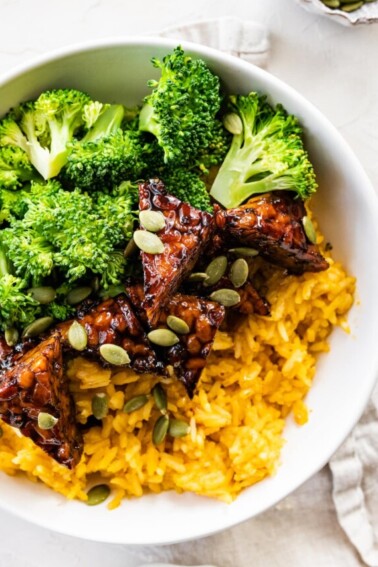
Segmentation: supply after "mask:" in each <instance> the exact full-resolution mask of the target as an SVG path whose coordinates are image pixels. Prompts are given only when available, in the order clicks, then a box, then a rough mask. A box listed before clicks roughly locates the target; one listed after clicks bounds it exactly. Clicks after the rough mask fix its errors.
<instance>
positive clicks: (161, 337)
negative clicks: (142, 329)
mask: <svg viewBox="0 0 378 567" xmlns="http://www.w3.org/2000/svg"><path fill="white" fill-rule="evenodd" d="M147 338H148V340H149V341H151V342H152V343H154V344H155V345H158V346H161V347H171V346H174V345H177V343H178V342H180V339H179V338H178V336H177V335H175V333H174V332H173V331H170V330H169V329H155V330H154V331H150V332H149V333H148V335H147Z"/></svg>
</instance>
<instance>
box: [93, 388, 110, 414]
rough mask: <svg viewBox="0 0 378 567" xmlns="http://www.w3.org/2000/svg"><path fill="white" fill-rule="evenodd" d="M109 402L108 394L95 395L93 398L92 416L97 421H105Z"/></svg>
mask: <svg viewBox="0 0 378 567" xmlns="http://www.w3.org/2000/svg"><path fill="white" fill-rule="evenodd" d="M108 410H109V400H108V396H107V395H106V394H102V393H100V394H95V395H94V396H93V398H92V414H93V415H94V417H95V418H96V419H103V418H104V417H106V416H107V415H108Z"/></svg>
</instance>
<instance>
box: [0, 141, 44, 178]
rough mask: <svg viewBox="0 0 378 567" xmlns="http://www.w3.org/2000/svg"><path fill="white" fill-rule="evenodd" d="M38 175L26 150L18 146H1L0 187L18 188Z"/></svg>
mask: <svg viewBox="0 0 378 567" xmlns="http://www.w3.org/2000/svg"><path fill="white" fill-rule="evenodd" d="M38 177H39V176H38V173H37V171H36V170H35V169H34V167H33V166H32V164H31V163H30V161H29V158H28V155H27V154H26V152H24V150H22V149H21V148H19V147H16V146H5V147H0V189H2V188H5V189H18V188H19V187H21V186H22V184H23V183H25V182H26V181H31V180H32V179H35V180H36V179H38Z"/></svg>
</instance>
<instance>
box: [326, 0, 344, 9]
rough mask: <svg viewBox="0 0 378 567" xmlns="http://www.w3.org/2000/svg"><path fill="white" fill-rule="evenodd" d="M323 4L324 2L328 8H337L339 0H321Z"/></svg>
mask: <svg viewBox="0 0 378 567" xmlns="http://www.w3.org/2000/svg"><path fill="white" fill-rule="evenodd" d="M323 4H325V5H326V6H327V7H328V8H339V7H340V2H339V0H323Z"/></svg>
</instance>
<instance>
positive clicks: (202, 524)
mask: <svg viewBox="0 0 378 567" xmlns="http://www.w3.org/2000/svg"><path fill="white" fill-rule="evenodd" d="M175 43H176V42H174V41H172V40H167V39H164V40H163V39H151V38H148V39H146V38H131V39H112V40H108V41H96V42H95V43H92V44H87V45H84V46H79V47H73V48H69V49H65V50H63V51H60V52H58V53H54V54H53V55H49V56H48V57H44V58H43V59H39V60H38V61H37V62H35V63H33V64H29V65H27V66H25V67H23V68H22V69H19V70H18V71H16V72H14V73H11V74H8V75H7V76H6V77H3V78H2V80H1V81H0V92H1V100H0V115H1V114H3V113H4V112H5V111H7V110H8V108H9V107H11V106H12V105H15V104H17V103H19V102H20V101H22V100H25V99H29V98H32V97H35V96H36V95H38V94H39V93H40V92H41V91H43V90H44V89H48V88H54V87H75V88H78V89H83V90H85V91H88V92H89V93H90V94H91V95H92V96H93V97H95V98H98V99H100V100H110V101H118V102H123V103H126V104H133V103H136V102H138V101H140V99H141V97H142V96H143V95H144V94H145V93H146V92H147V88H146V81H147V79H149V78H151V75H152V74H153V70H152V67H151V64H150V58H151V57H152V56H163V55H164V54H166V53H167V52H168V51H170V50H171V49H172V48H173V47H174V46H175ZM183 47H184V48H185V49H186V50H188V51H189V52H191V53H192V54H194V55H198V56H200V57H202V58H204V59H205V60H206V61H207V62H208V64H209V65H210V67H211V68H212V69H213V71H215V72H216V73H218V74H219V75H220V76H221V78H222V80H223V83H224V85H225V87H226V88H227V89H228V90H230V91H232V92H236V93H238V92H239V93H247V92H249V91H251V90H255V89H256V90H259V91H262V92H265V93H268V94H269V97H270V99H271V100H272V101H274V102H281V103H283V104H284V106H285V107H286V108H287V109H288V110H289V111H291V112H293V113H295V114H296V115H298V116H299V117H300V119H301V121H302V124H303V125H304V127H305V130H306V134H307V143H308V147H309V150H310V154H311V157H312V160H313V162H314V164H315V167H316V171H317V173H318V177H319V183H320V189H319V193H318V195H317V197H316V199H315V208H316V212H317V215H318V218H319V220H320V224H321V228H322V230H323V231H324V233H325V234H326V237H327V239H328V240H330V241H331V242H332V243H333V245H334V255H335V257H336V258H337V259H338V260H341V261H342V262H343V263H344V265H345V266H346V267H347V269H348V270H349V272H350V273H352V274H354V275H356V276H357V278H358V291H357V300H358V301H357V302H356V305H355V306H354V307H353V309H352V310H351V312H350V314H349V322H350V325H351V328H352V333H351V334H350V335H348V334H346V333H344V332H343V331H341V330H340V329H336V330H335V331H334V333H333V334H332V337H331V352H330V353H329V354H327V355H325V356H322V357H321V358H320V359H319V361H318V367H317V373H316V378H315V381H314V385H313V388H312V390H311V392H310V394H309V395H308V398H307V402H308V405H309V407H310V409H311V414H310V420H309V423H308V424H307V425H305V426H303V427H298V426H296V425H294V424H293V423H292V422H291V421H290V420H288V423H287V426H286V429H285V438H286V439H287V443H286V445H285V447H284V450H283V452H282V458H281V461H282V464H281V466H280V468H279V470H278V472H277V474H276V476H274V477H272V478H269V479H266V480H264V481H263V482H260V483H259V484H257V485H255V486H253V487H251V488H249V489H247V490H245V491H244V492H243V493H242V494H241V495H240V496H239V498H238V499H237V500H236V501H235V502H234V503H233V504H231V505H226V504H223V503H221V502H217V501H215V500H211V499H207V498H203V497H199V496H195V495H193V494H189V493H187V494H183V495H178V494H175V493H163V494H160V495H148V496H144V497H142V498H139V499H132V500H127V501H124V502H123V505H122V506H121V507H120V508H118V509H117V510H115V511H113V512H109V511H108V510H107V508H106V507H105V506H99V507H97V508H91V507H87V506H85V505H83V504H82V503H80V502H70V501H66V500H65V499H64V498H63V497H61V496H59V495H58V494H55V493H54V492H52V491H51V490H49V489H47V488H46V487H44V486H43V485H42V484H37V485H36V484H32V483H31V482H29V481H27V480H25V479H22V478H11V477H7V476H5V475H1V481H0V483H1V484H0V487H1V488H0V506H1V507H3V508H4V509H6V510H9V512H12V513H14V514H17V515H19V516H21V517H23V518H25V519H27V520H29V521H30V522H33V523H36V524H39V525H41V526H45V527H46V528H50V529H52V530H56V531H58V532H62V533H65V534H69V535H73V536H77V537H81V538H86V539H91V540H96V541H103V542H112V543H123V544H162V543H173V542H178V541H183V540H187V539H191V538H197V537H201V536H205V535H208V534H211V533H213V532H216V531H219V530H223V529H225V528H227V527H229V526H232V525H234V524H236V523H238V522H241V521H243V520H246V519H248V518H250V517H252V516H255V515H256V514H259V513H261V512H263V511H264V510H266V509H267V508H269V507H270V506H272V505H274V504H276V503H277V502H278V501H279V500H281V499H282V498H283V497H284V496H287V495H288V494H289V493H290V492H292V491H293V490H295V489H296V488H297V487H298V486H299V485H300V484H302V483H303V482H304V481H306V480H307V479H308V478H309V477H311V476H312V475H313V474H314V473H315V472H317V471H318V470H319V469H320V468H321V467H322V466H323V465H324V464H325V463H326V462H327V461H328V460H329V458H330V457H331V455H332V454H333V453H334V451H335V450H336V449H337V448H338V447H339V445H340V444H341V443H342V441H343V440H344V439H345V437H346V436H347V435H348V433H349V432H350V430H351V429H352V427H353V425H354V424H355V423H356V422H357V420H358V419H359V417H360V415H361V413H362V411H363V409H364V407H365V405H366V403H367V401H368V398H369V396H370V393H371V391H372V389H373V386H374V383H375V380H376V376H377V374H378V348H377V337H378V302H377V289H378V262H377V261H376V259H375V258H374V253H375V251H376V250H377V249H378V201H377V197H376V195H375V193H374V190H373V188H372V186H371V184H370V182H369V180H368V178H367V176H366V175H365V173H364V171H363V169H362V167H361V165H360V164H359V162H358V160H357V159H356V157H355V156H354V154H353V153H352V151H351V150H350V148H349V147H348V146H347V144H346V143H345V141H344V140H343V138H342V137H341V136H340V134H339V133H338V132H337V130H336V129H335V128H334V127H333V126H332V125H331V124H330V123H329V122H328V120H326V118H324V116H323V115H322V114H321V113H320V112H319V111H318V110H317V109H316V108H315V107H314V106H312V105H311V104H310V103H309V102H307V101H306V100H305V99H304V98H303V97H302V96H301V95H300V94H298V93H297V92H296V91H294V90H293V89H292V88H290V87H289V86H287V85H285V84H284V83H283V82H281V81H280V80H278V79H276V78H275V77H273V76H271V75H269V74H268V73H267V72H265V71H262V70H261V69H259V68H257V67H254V66H252V65H251V64H249V63H246V62H243V61H241V60H239V59H236V58H234V57H231V56H228V55H224V54H223V53H220V52H218V51H215V50H212V49H209V48H206V47H202V46H198V45H194V44H189V43H188V44H186V43H183Z"/></svg>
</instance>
